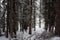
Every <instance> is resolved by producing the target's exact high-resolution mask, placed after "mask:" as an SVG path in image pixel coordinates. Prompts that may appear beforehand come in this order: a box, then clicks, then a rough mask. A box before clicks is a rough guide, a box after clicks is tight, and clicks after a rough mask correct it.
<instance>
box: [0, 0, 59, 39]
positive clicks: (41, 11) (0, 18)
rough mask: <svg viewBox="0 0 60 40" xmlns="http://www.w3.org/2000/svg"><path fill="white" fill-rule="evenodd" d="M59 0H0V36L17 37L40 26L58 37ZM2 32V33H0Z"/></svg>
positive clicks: (29, 32) (31, 32)
mask: <svg viewBox="0 0 60 40" xmlns="http://www.w3.org/2000/svg"><path fill="white" fill-rule="evenodd" d="M59 2H60V1H59V0H0V36H4V35H5V37H6V38H9V37H11V38H17V31H18V30H19V32H20V33H21V32H22V34H21V35H22V36H21V37H22V39H21V40H23V34H24V32H27V30H28V32H27V33H28V34H29V35H32V34H33V31H32V30H34V31H36V30H37V29H38V28H42V29H44V30H45V32H50V33H52V34H53V35H54V36H59V37H60V6H59V5H60V3H59ZM2 33H4V34H2Z"/></svg>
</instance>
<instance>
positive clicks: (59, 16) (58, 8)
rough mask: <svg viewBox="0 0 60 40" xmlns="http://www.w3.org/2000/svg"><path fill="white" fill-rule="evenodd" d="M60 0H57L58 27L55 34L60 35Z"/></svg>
mask: <svg viewBox="0 0 60 40" xmlns="http://www.w3.org/2000/svg"><path fill="white" fill-rule="evenodd" d="M59 5H60V0H56V27H55V34H56V35H57V36H60V6H59Z"/></svg>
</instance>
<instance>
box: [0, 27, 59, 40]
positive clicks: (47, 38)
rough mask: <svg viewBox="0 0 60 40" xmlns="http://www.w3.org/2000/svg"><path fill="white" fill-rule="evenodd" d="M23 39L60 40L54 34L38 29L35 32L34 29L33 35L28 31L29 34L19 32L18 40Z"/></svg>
mask: <svg viewBox="0 0 60 40" xmlns="http://www.w3.org/2000/svg"><path fill="white" fill-rule="evenodd" d="M22 35H23V36H22ZM22 37H23V40H34V39H35V40H60V37H56V36H54V35H53V34H52V33H50V32H46V31H45V30H44V29H42V28H38V29H37V30H36V31H33V29H32V35H29V34H28V30H27V32H25V31H24V33H23V32H20V31H19V30H18V31H17V39H18V40H21V38H22ZM0 40H9V38H6V37H5V36H1V37H0ZM12 40H13V39H12Z"/></svg>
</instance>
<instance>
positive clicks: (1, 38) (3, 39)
mask: <svg viewBox="0 0 60 40" xmlns="http://www.w3.org/2000/svg"><path fill="white" fill-rule="evenodd" d="M0 40H8V38H5V36H2V37H0Z"/></svg>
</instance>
